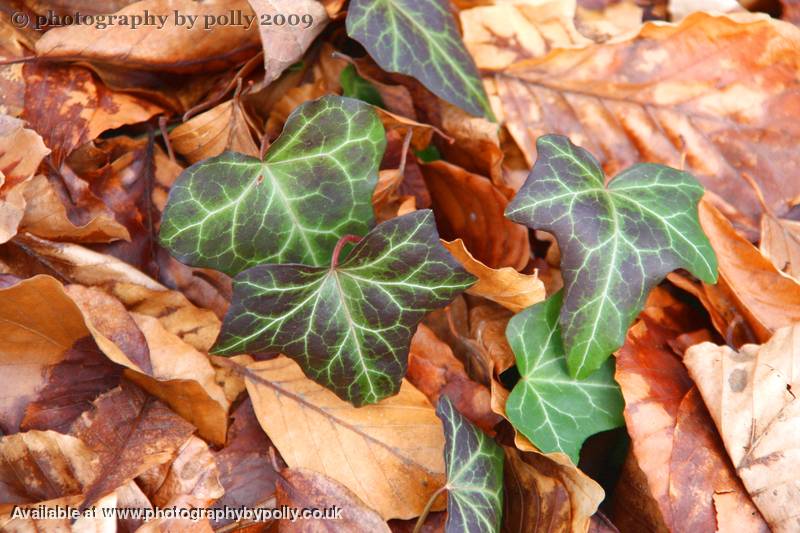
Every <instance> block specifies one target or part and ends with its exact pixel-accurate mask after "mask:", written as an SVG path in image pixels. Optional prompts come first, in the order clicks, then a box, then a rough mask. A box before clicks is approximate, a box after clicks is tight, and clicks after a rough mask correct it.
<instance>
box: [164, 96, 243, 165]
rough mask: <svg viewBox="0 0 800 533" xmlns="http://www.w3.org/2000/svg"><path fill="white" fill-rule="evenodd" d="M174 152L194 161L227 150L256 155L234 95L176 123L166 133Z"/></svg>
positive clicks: (240, 107) (240, 108) (239, 105)
mask: <svg viewBox="0 0 800 533" xmlns="http://www.w3.org/2000/svg"><path fill="white" fill-rule="evenodd" d="M169 140H170V142H171V143H172V147H173V148H174V149H175V151H176V152H178V153H179V154H181V155H182V156H184V157H185V158H186V159H187V160H188V161H189V162H190V163H197V162H198V161H202V160H203V159H208V158H209V157H213V156H215V155H219V154H221V153H222V152H223V151H225V150H231V151H234V152H239V153H242V154H246V155H251V156H254V157H258V146H256V143H255V141H253V136H252V134H251V133H250V129H249V126H248V118H247V116H246V112H245V110H244V109H242V106H241V104H240V102H239V100H238V99H237V98H234V99H232V100H228V101H226V102H223V103H221V104H219V105H218V106H215V107H212V108H211V109H209V110H208V111H206V112H204V113H200V114H199V115H196V116H194V117H192V118H191V119H189V120H188V121H186V122H184V123H182V124H180V125H179V126H177V127H176V128H175V129H173V130H172V131H171V132H170V133H169Z"/></svg>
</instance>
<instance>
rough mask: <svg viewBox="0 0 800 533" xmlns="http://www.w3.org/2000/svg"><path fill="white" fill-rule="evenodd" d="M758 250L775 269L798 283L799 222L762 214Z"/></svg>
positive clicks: (799, 279) (799, 253)
mask: <svg viewBox="0 0 800 533" xmlns="http://www.w3.org/2000/svg"><path fill="white" fill-rule="evenodd" d="M759 250H760V251H761V253H762V254H763V255H764V257H766V258H767V259H769V260H770V261H772V264H773V265H775V268H777V269H778V270H779V271H781V272H783V273H784V274H786V275H787V276H790V277H791V278H792V279H794V280H795V281H796V282H798V283H800V222H798V221H795V220H787V219H783V218H778V217H776V216H774V215H772V214H771V213H764V216H763V217H761V242H760V243H759Z"/></svg>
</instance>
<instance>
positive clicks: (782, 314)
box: [700, 201, 800, 342]
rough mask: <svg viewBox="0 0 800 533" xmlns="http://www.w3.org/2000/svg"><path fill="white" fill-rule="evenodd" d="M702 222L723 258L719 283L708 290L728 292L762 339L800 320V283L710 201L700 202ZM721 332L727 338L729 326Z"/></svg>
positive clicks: (763, 340)
mask: <svg viewBox="0 0 800 533" xmlns="http://www.w3.org/2000/svg"><path fill="white" fill-rule="evenodd" d="M700 223H701V224H702V226H703V231H704V232H705V233H706V235H708V238H709V240H710V241H711V246H712V247H713V248H714V251H715V252H716V255H717V258H718V260H719V273H720V276H719V284H718V286H717V287H709V286H704V290H705V292H706V293H710V294H713V293H714V292H722V293H723V294H726V295H728V296H729V298H730V299H731V301H732V303H733V305H734V306H735V309H736V310H737V311H738V312H739V313H741V315H742V316H743V317H744V319H745V320H746V322H747V324H748V325H749V326H750V328H751V329H752V331H753V333H754V334H755V340H757V341H759V342H765V341H767V340H768V339H769V338H770V336H771V335H772V332H774V331H775V330H776V329H778V328H780V327H783V326H787V325H790V324H792V323H794V322H798V321H800V283H798V282H797V281H795V280H794V279H792V278H789V277H787V276H785V275H783V273H782V272H780V271H779V270H778V269H777V268H776V267H775V265H773V264H772V263H771V262H770V260H769V259H767V258H766V257H764V256H763V255H762V254H761V253H760V252H759V251H758V249H757V248H756V247H755V246H753V245H752V244H750V242H748V241H747V240H746V239H745V238H744V237H742V236H741V235H739V234H738V233H737V232H736V230H735V229H734V227H733V226H732V225H731V223H730V222H729V221H728V220H727V219H726V218H725V217H724V216H723V215H722V213H720V212H719V211H718V210H717V209H716V208H715V207H714V206H713V205H711V204H709V203H708V202H706V201H703V202H701V203H700ZM716 300H718V298H714V299H712V300H711V301H712V302H714V301H716ZM712 305H713V303H712ZM720 312H724V310H721V311H720ZM720 333H721V334H722V335H724V336H726V337H727V333H728V332H727V327H724V329H721V330H720Z"/></svg>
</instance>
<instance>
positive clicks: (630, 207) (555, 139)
mask: <svg viewBox="0 0 800 533" xmlns="http://www.w3.org/2000/svg"><path fill="white" fill-rule="evenodd" d="M536 147H537V151H538V159H537V160H536V164H535V165H534V167H533V169H532V170H531V173H530V175H529V176H528V179H527V181H526V182H525V184H524V185H523V186H522V188H521V189H520V190H519V192H518V193H517V195H516V196H515V197H514V200H513V201H512V202H511V203H510V204H509V205H508V208H507V209H506V215H507V216H508V217H509V218H510V219H511V220H513V221H514V222H519V223H521V224H525V225H527V226H528V227H531V228H535V229H541V230H546V231H549V232H551V233H553V234H554V235H555V236H556V239H557V240H558V245H559V248H560V249H561V255H562V259H561V271H562V275H563V277H564V286H565V295H564V305H563V306H562V308H561V316H560V320H559V321H560V323H561V328H562V335H563V340H564V347H565V349H566V351H567V366H568V368H569V373H570V375H572V376H573V377H579V378H585V377H587V376H588V375H589V374H591V373H592V372H593V371H594V370H596V369H598V368H599V367H600V366H601V365H602V364H603V362H604V361H605V360H606V359H607V358H608V356H609V355H611V352H613V351H614V350H615V349H617V348H619V347H620V346H622V344H623V343H624V341H625V332H626V331H627V329H628V326H629V325H630V324H631V322H632V321H633V319H634V318H635V317H636V315H637V314H638V313H639V311H640V310H641V309H642V307H643V306H644V303H645V299H646V298H647V294H648V293H649V292H650V289H652V288H653V287H654V286H655V285H656V284H657V283H659V282H660V281H661V280H662V279H663V278H664V277H665V276H666V275H667V274H668V273H670V272H672V271H673V270H676V269H678V268H686V269H687V270H689V271H690V272H691V273H692V274H694V275H695V276H697V277H698V278H700V279H702V280H703V281H705V282H707V283H715V282H716V280H717V260H716V256H715V254H714V250H713V249H712V248H711V245H710V244H709V242H708V238H706V236H705V234H704V233H703V230H702V228H701V227H700V223H699V221H698V216H697V203H698V202H699V201H700V198H701V197H702V195H703V187H702V186H701V185H700V184H699V183H698V182H697V180H696V179H695V178H694V177H692V176H691V175H690V174H688V173H686V172H682V171H679V170H675V169H673V168H670V167H666V166H664V165H657V164H652V163H642V164H637V165H633V166H632V167H630V168H628V169H627V170H625V171H623V172H621V173H620V174H618V175H617V176H616V177H614V179H612V180H611V181H610V182H609V183H608V186H607V187H606V186H605V185H604V182H605V180H604V175H603V171H602V169H601V168H600V165H599V164H598V162H597V160H596V159H595V158H594V157H593V156H592V155H591V154H590V153H589V152H588V151H587V150H584V149H583V148H581V147H579V146H575V145H574V144H572V142H570V140H569V139H568V138H566V137H564V136H561V135H545V136H542V137H540V138H539V139H538V141H537V143H536Z"/></svg>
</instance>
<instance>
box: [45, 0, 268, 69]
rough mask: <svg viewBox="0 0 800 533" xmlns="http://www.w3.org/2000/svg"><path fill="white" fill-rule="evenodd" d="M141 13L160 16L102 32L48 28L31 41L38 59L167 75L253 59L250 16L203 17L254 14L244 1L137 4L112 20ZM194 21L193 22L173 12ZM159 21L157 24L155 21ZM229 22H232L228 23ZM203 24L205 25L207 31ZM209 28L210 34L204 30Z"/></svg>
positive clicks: (171, 0)
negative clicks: (221, 19) (225, 20)
mask: <svg viewBox="0 0 800 533" xmlns="http://www.w3.org/2000/svg"><path fill="white" fill-rule="evenodd" d="M145 10H147V12H149V13H150V14H151V15H152V16H154V17H163V21H164V22H163V23H162V25H161V28H159V25H158V24H154V25H149V26H141V27H132V26H130V25H128V26H125V25H120V26H116V27H114V31H105V30H104V29H100V28H96V27H95V26H92V25H84V24H78V25H73V26H65V27H61V28H54V29H52V30H50V31H48V32H47V33H46V34H45V35H44V36H43V37H42V38H41V39H39V40H38V41H37V42H36V55H37V56H38V57H42V58H47V59H58V60H62V61H63V60H74V61H84V62H90V63H97V64H100V65H108V66H114V67H122V68H125V69H140V70H156V71H170V72H177V73H188V72H213V71H218V70H224V69H226V68H228V67H230V66H232V65H235V64H236V63H239V62H241V61H242V60H244V59H247V58H248V57H250V56H252V55H254V54H255V53H256V50H257V49H258V46H259V42H258V28H257V24H255V22H258V21H256V20H254V19H252V18H251V22H253V23H251V24H250V25H249V27H247V25H246V22H245V24H239V25H236V24H230V23H229V24H219V25H216V24H215V25H214V26H213V28H212V27H211V26H208V24H210V23H207V21H208V20H210V19H206V15H207V16H209V17H212V16H213V17H214V20H218V19H219V17H220V15H228V14H230V13H231V12H232V11H233V12H234V13H237V12H238V13H239V16H240V17H241V19H240V20H241V21H243V17H244V16H245V15H247V16H250V17H253V16H254V14H253V12H252V10H251V9H250V7H249V6H248V4H247V2H246V1H245V0H232V1H230V2H215V1H209V0H203V1H202V2H194V1H192V0H142V1H141V2H136V3H133V4H130V5H128V6H126V7H123V8H122V9H120V10H119V11H117V13H116V14H117V15H118V16H123V15H128V16H132V15H140V16H141V14H142V13H144V11H145ZM176 13H177V14H179V15H182V16H184V17H189V16H191V17H196V19H195V22H194V24H192V23H191V22H190V21H187V20H186V19H183V24H182V25H180V24H178V23H179V22H180V20H176V18H177V17H176V16H175V14H176ZM159 22H160V21H159ZM231 22H233V21H231ZM207 26H208V27H207ZM212 29H213V37H212V32H211V31H209V30H212Z"/></svg>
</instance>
